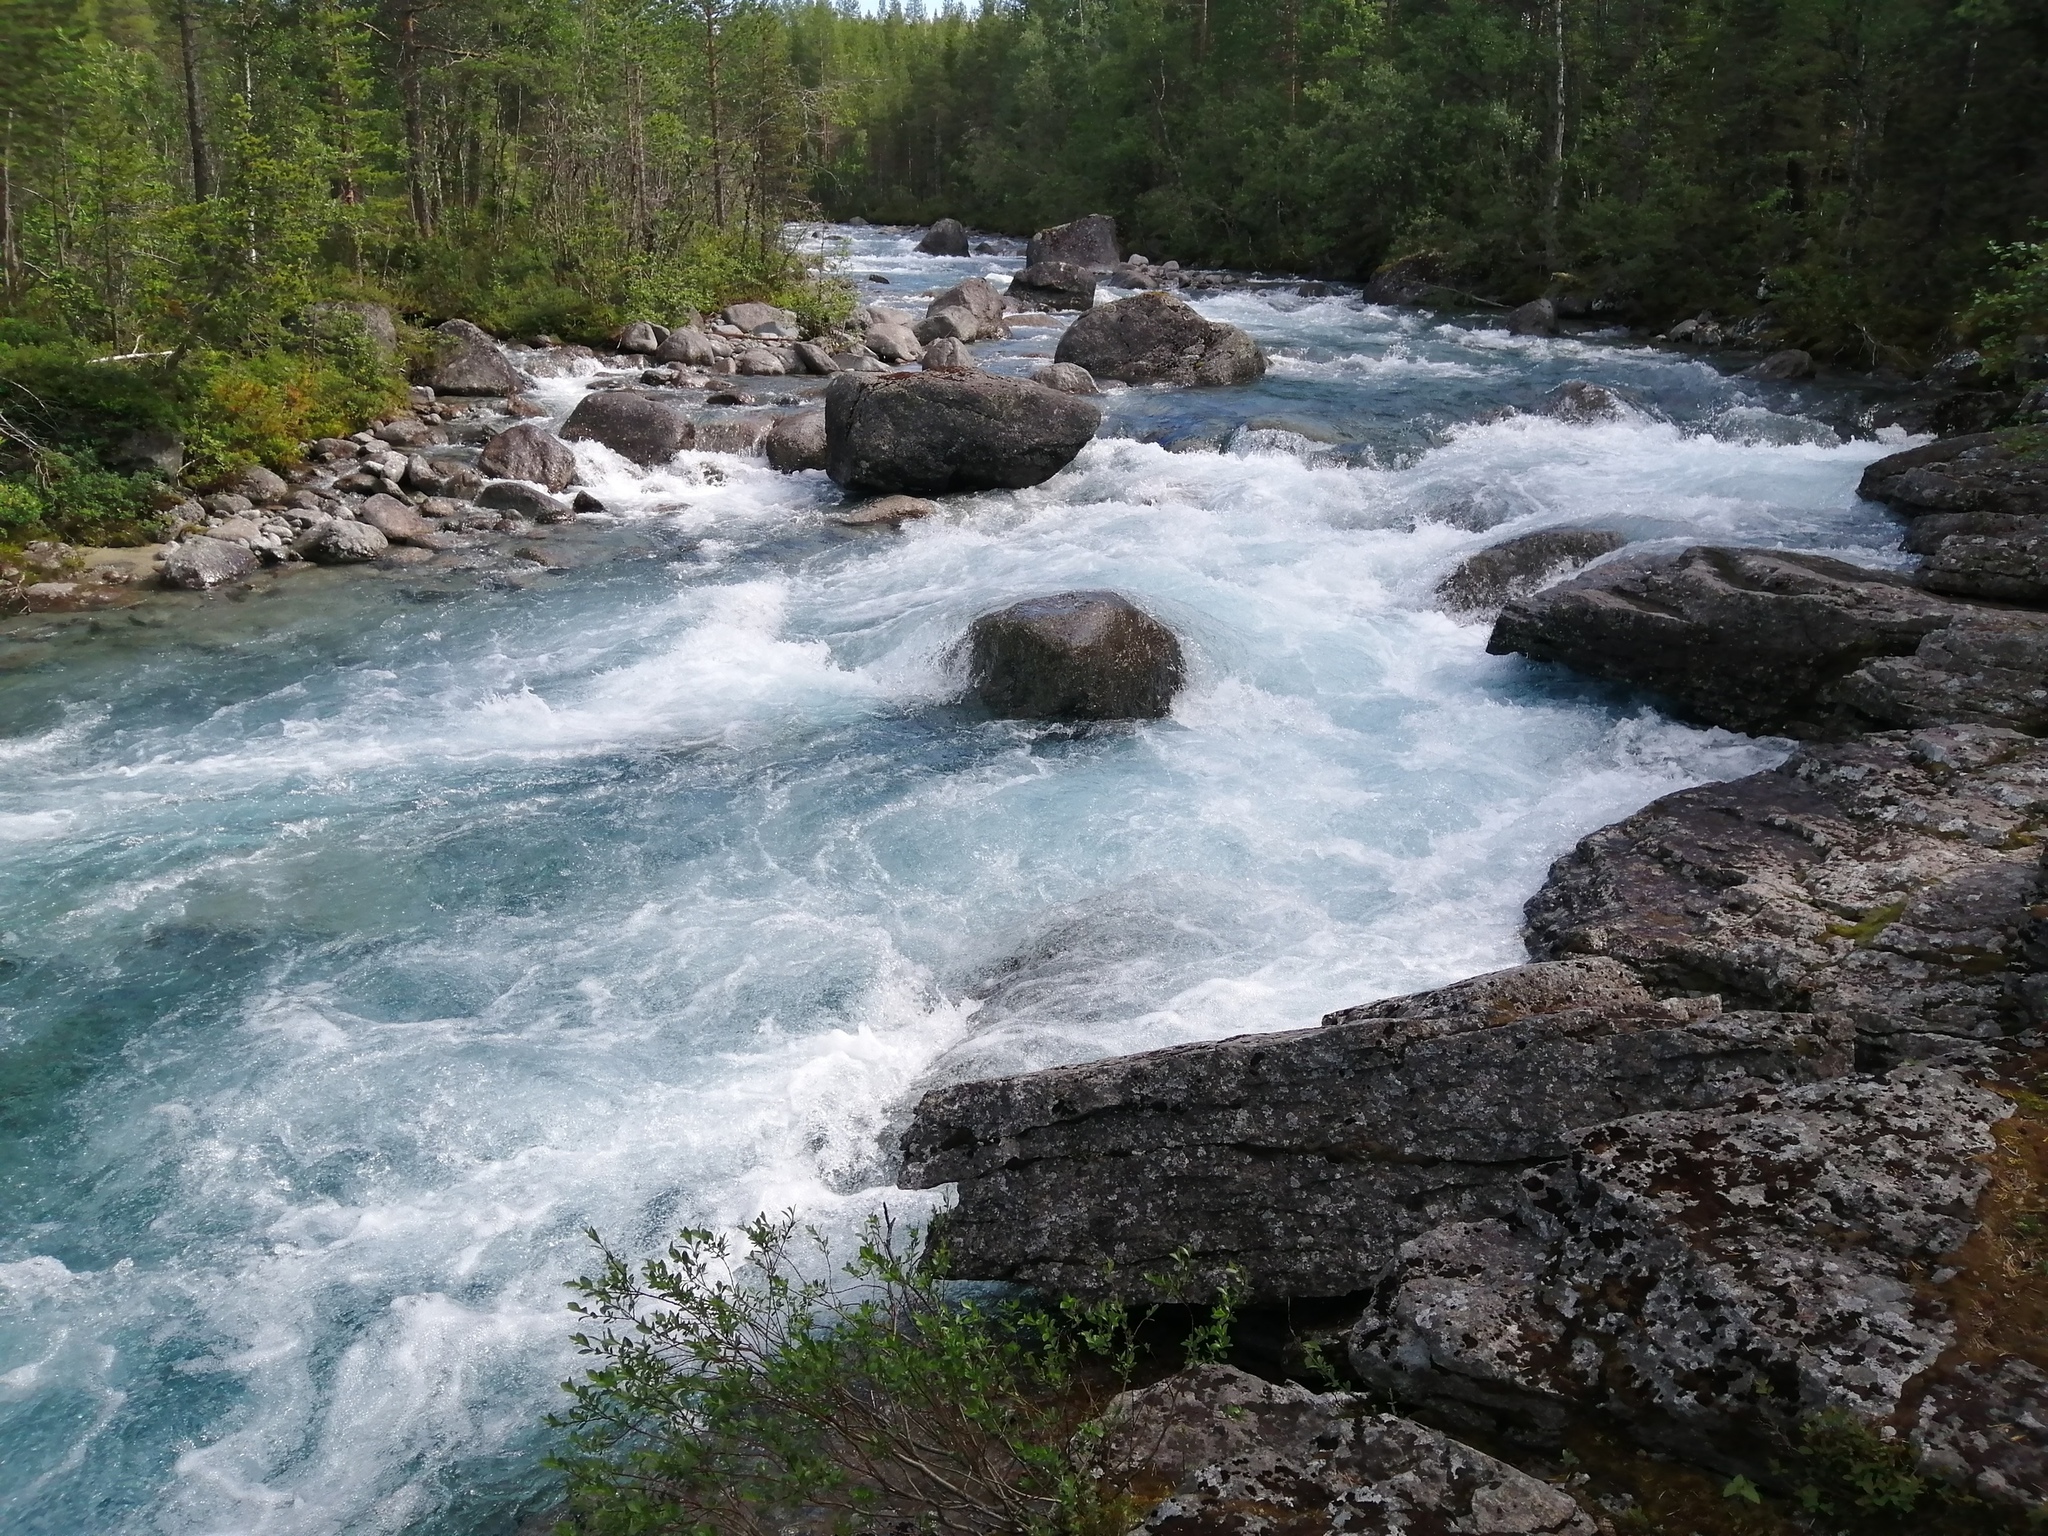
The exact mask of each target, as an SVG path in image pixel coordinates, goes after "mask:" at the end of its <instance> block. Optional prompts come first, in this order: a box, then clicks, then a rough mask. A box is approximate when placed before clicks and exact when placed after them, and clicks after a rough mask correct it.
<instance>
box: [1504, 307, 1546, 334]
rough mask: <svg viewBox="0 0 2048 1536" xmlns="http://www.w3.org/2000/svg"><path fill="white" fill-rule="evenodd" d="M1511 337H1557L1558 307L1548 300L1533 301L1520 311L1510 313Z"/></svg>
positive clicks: (1509, 328) (1509, 331)
mask: <svg viewBox="0 0 2048 1536" xmlns="http://www.w3.org/2000/svg"><path fill="white" fill-rule="evenodd" d="M1508 334H1509V335H1510V336H1555V335H1556V334H1557V306H1556V305H1555V304H1553V303H1551V302H1550V300H1548V299H1531V300H1530V301H1529V302H1528V303H1526V304H1524V305H1523V306H1522V307H1521V308H1520V309H1513V310H1509V311H1508Z"/></svg>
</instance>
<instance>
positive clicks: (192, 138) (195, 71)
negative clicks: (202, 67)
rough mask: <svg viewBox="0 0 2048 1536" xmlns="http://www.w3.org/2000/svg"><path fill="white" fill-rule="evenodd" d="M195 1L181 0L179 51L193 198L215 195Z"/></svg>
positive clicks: (198, 199) (179, 0)
mask: <svg viewBox="0 0 2048 1536" xmlns="http://www.w3.org/2000/svg"><path fill="white" fill-rule="evenodd" d="M193 31H194V29H193V26H192V0H178V52H179V55H180V63H181V64H182V66H183V68H184V73H185V134H186V138H187V140H188V141H189V143H190V145H191V152H192V197H193V200H194V201H195V202H202V203H203V202H205V201H206V199H207V198H209V197H211V196H213V168H212V167H211V166H210V165H208V164H207V161H206V129H205V126H204V122H203V120H202V117H201V114H200V108H199V50H198V46H197V43H196V41H195V39H194V36H193Z"/></svg>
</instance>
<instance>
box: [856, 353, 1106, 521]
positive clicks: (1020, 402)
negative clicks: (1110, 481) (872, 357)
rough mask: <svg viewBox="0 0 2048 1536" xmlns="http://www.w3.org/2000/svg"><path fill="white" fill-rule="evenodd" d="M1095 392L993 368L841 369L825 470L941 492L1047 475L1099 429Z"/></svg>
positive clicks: (891, 488)
mask: <svg viewBox="0 0 2048 1536" xmlns="http://www.w3.org/2000/svg"><path fill="white" fill-rule="evenodd" d="M1101 421H1102V408H1101V407H1100V406H1098V405H1096V404H1095V403H1094V402H1093V401H1089V400H1082V399H1079V398H1077V397H1075V396H1073V395H1066V394H1061V393H1060V392H1059V391H1058V390H1052V389H1046V388H1044V387H1043V386H1042V385H1038V384H1030V383H1026V382H1025V381H1024V380H1022V379H1008V378H999V377H997V376H996V375H994V374H988V373H889V374H851V373H842V374H839V375H838V376H837V377H835V378H834V379H833V380H832V382H831V384H830V385H828V386H827V387H826V390H825V440H826V465H825V469H826V473H828V474H829V475H831V477H832V478H833V480H834V481H836V482H837V483H838V484H839V485H840V486H841V487H843V488H844V489H846V490H849V491H856V492H861V493H864V494H874V495H883V496H886V495H892V494H895V493H898V492H902V493H906V494H909V495H917V496H936V495H942V494H944V493H946V492H948V491H984V490H1015V489H1018V488H1021V487H1023V486H1027V485H1037V484H1039V483H1040V482H1042V481H1045V480H1050V479H1051V478H1052V477H1053V476H1054V475H1056V474H1058V473H1059V472H1060V471H1061V470H1062V469H1065V468H1066V467H1067V465H1069V464H1071V463H1072V462H1073V461H1074V456H1075V455H1076V454H1078V453H1079V452H1080V451H1081V449H1082V448H1083V447H1084V446H1085V445H1086V444H1087V442H1088V440H1089V439H1090V438H1092V437H1093V436H1094V435H1095V429H1096V427H1097V426H1098V425H1100V424H1101Z"/></svg>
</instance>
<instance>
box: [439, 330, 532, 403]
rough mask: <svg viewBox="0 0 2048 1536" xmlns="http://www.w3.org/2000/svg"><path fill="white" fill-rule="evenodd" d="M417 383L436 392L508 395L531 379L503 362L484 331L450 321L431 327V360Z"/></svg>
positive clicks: (494, 345)
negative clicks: (432, 338) (432, 339)
mask: <svg viewBox="0 0 2048 1536" xmlns="http://www.w3.org/2000/svg"><path fill="white" fill-rule="evenodd" d="M420 382H421V383H422V384H425V385H427V386H428V387H429V388H431V389H432V390H433V391H434V393H435V394H437V395H511V394H516V393H518V392H519V391H520V390H522V389H524V388H526V386H527V385H528V384H529V383H531V382H532V381H531V380H530V379H528V378H527V377H526V375H525V374H523V373H521V372H520V371H519V370H518V369H517V368H514V367H513V366H512V365H511V363H509V362H507V361H506V359H505V354H504V353H502V352H500V351H499V350H498V344H497V343H496V342H495V341H493V340H491V338H490V335H489V334H488V333H487V332H485V331H483V330H481V329H480V328H478V327H477V326H474V325H471V324H470V323H469V322H468V321H467V320H450V321H447V322H446V323H445V324H442V325H439V326H436V327H435V328H434V359H433V362H432V363H431V364H430V365H429V367H428V370H427V376H426V377H425V378H424V379H422V380H420Z"/></svg>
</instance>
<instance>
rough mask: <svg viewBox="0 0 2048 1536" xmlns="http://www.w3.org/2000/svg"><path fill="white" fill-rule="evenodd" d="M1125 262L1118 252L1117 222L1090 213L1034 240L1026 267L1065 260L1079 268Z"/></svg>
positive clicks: (1041, 231) (1043, 233) (1048, 231)
mask: <svg viewBox="0 0 2048 1536" xmlns="http://www.w3.org/2000/svg"><path fill="white" fill-rule="evenodd" d="M1122 260H1123V256H1122V255H1121V254H1120V253H1119V252H1118V250H1117V244H1116V220H1115V219H1112V218H1111V217H1110V216H1109V215H1108V214H1106V213H1091V214H1086V215H1084V216H1083V217H1081V218H1078V219H1075V220H1074V221H1073V222H1072V223H1070V224H1055V225H1054V226H1053V227H1052V228H1050V229H1041V230H1040V231H1039V232H1038V233H1037V234H1035V235H1033V236H1032V237H1031V244H1030V245H1029V246H1027V247H1026V248H1025V251H1024V265H1025V266H1027V267H1035V266H1037V265H1038V264H1039V263H1040V262H1043V261H1064V262H1069V263H1071V264H1072V265H1074V266H1077V267H1096V268H1102V267H1113V266H1115V265H1117V263H1119V262H1120V261H1122Z"/></svg>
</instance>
